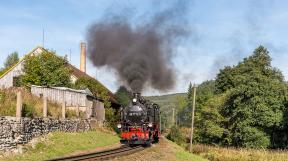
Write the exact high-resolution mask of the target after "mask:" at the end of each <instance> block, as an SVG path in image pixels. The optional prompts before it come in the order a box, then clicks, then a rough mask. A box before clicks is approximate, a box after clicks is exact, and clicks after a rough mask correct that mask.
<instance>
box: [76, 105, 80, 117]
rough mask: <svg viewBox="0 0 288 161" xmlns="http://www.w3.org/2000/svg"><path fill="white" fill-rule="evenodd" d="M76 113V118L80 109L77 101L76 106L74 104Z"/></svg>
mask: <svg viewBox="0 0 288 161" xmlns="http://www.w3.org/2000/svg"><path fill="white" fill-rule="evenodd" d="M76 115H77V117H78V118H79V117H80V109H79V104H78V103H77V106H76Z"/></svg>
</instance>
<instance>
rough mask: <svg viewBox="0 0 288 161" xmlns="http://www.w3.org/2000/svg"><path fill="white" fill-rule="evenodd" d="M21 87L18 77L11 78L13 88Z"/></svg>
mask: <svg viewBox="0 0 288 161" xmlns="http://www.w3.org/2000/svg"><path fill="white" fill-rule="evenodd" d="M20 86H21V81H20V77H19V76H18V77H13V87H20Z"/></svg>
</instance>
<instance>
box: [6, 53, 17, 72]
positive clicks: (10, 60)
mask: <svg viewBox="0 0 288 161" xmlns="http://www.w3.org/2000/svg"><path fill="white" fill-rule="evenodd" d="M18 61H19V55H18V52H13V53H11V54H9V55H8V56H7V58H6V61H5V63H4V68H5V69H9V68H11V67H12V66H13V65H15V64H16V63H18Z"/></svg>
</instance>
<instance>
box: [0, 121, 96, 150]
mask: <svg viewBox="0 0 288 161" xmlns="http://www.w3.org/2000/svg"><path fill="white" fill-rule="evenodd" d="M0 125H1V127H0V151H2V152H7V151H8V152H19V151H20V152H21V151H22V150H21V147H22V145H23V144H26V143H28V142H29V141H30V140H32V139H33V138H35V137H39V136H41V135H46V134H48V133H50V132H54V131H63V132H79V131H88V130H90V129H91V120H90V119H54V118H27V117H20V118H17V117H10V116H6V117H3V116H2V117H0Z"/></svg>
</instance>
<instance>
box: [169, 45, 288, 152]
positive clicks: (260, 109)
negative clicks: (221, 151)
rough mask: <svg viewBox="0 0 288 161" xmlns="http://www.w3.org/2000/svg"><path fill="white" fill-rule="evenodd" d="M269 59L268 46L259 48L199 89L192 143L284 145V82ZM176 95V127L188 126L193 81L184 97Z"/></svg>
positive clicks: (287, 141)
mask: <svg viewBox="0 0 288 161" xmlns="http://www.w3.org/2000/svg"><path fill="white" fill-rule="evenodd" d="M271 61H272V59H271V57H270V56H269V52H268V50H267V49H266V48H265V47H263V46H259V47H258V48H257V49H255V50H254V52H253V53H252V55H251V56H249V57H247V58H244V59H243V60H242V61H240V62H239V63H238V64H237V65H233V66H226V67H224V69H221V70H220V71H219V73H218V74H217V76H216V78H215V80H209V81H205V82H203V83H202V84H200V85H199V86H198V87H197V97H196V109H195V133H194V137H193V142H194V141H195V143H201V144H210V145H221V146H234V147H246V148H287V147H288V133H287V130H288V111H287V109H288V108H287V107H288V104H287V103H288V102H287V93H288V90H287V89H288V85H287V82H286V81H285V80H284V76H283V74H282V73H281V71H280V70H278V69H277V68H274V67H272V66H271ZM179 98H180V99H179ZM179 98H178V99H177V100H178V102H176V104H177V116H176V117H177V118H178V125H179V126H180V127H186V128H189V127H191V110H192V85H191V84H190V85H189V88H188V92H187V94H186V96H184V97H182V99H181V97H179ZM170 116H171V115H170ZM179 126H178V127H179Z"/></svg>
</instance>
